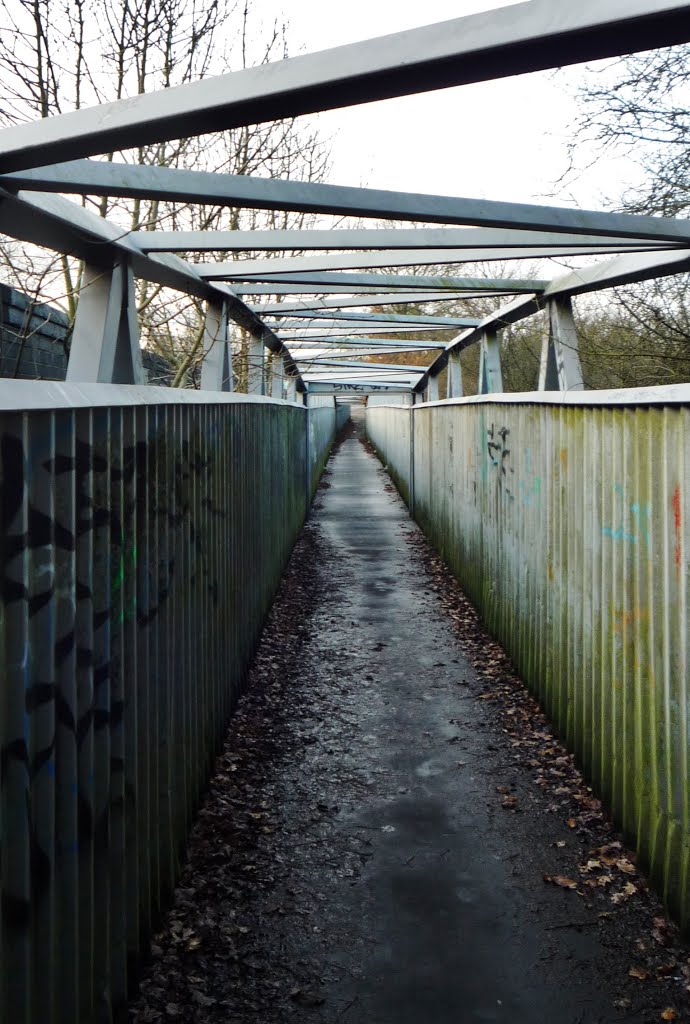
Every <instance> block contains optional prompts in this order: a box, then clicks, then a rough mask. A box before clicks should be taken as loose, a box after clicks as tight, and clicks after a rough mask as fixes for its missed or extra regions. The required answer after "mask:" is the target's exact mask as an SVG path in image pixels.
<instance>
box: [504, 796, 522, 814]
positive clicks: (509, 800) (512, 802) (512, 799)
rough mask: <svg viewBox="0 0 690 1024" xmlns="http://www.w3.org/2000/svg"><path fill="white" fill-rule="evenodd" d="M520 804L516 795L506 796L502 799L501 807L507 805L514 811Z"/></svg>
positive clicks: (509, 809) (508, 808) (506, 806)
mask: <svg viewBox="0 0 690 1024" xmlns="http://www.w3.org/2000/svg"><path fill="white" fill-rule="evenodd" d="M517 806H518V798H517V797H516V796H506V797H504V798H503V800H502V801H501V807H505V809H506V810H507V811H514V810H516V809H517Z"/></svg>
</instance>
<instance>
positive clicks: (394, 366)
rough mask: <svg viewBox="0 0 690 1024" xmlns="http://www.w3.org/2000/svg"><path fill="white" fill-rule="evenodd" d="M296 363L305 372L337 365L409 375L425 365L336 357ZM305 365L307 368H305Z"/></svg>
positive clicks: (368, 371)
mask: <svg viewBox="0 0 690 1024" xmlns="http://www.w3.org/2000/svg"><path fill="white" fill-rule="evenodd" d="M297 363H298V365H299V366H300V367H303V368H304V372H305V373H310V372H312V371H313V370H314V369H318V367H320V366H337V367H338V368H340V367H343V368H344V369H346V370H363V371H364V372H366V373H371V372H372V370H373V371H379V370H404V371H405V373H406V374H409V375H410V376H412V375H414V374H422V373H424V370H425V367H423V366H406V365H405V364H402V363H367V362H356V361H354V360H352V361H348V360H337V359H322V358H315V359H298V360H297ZM307 367H308V368H309V369H307Z"/></svg>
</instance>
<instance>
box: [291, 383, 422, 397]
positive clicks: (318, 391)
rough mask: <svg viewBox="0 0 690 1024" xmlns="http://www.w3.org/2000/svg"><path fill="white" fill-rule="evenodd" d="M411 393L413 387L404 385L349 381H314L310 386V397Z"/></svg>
mask: <svg viewBox="0 0 690 1024" xmlns="http://www.w3.org/2000/svg"><path fill="white" fill-rule="evenodd" d="M410 391H411V386H410V385H408V386H407V387H405V386H404V385H402V384H374V383H373V382H370V383H368V384H367V383H364V384H363V383H361V382H360V383H357V384H352V383H348V382H347V381H345V382H343V381H340V382H338V383H336V384H331V383H328V382H325V383H324V382H318V381H314V382H312V383H311V384H310V385H309V394H310V395H347V394H356V395H367V394H376V393H377V392H388V393H389V394H392V395H408V394H409V393H410Z"/></svg>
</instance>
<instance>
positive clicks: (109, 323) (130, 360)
mask: <svg viewBox="0 0 690 1024" xmlns="http://www.w3.org/2000/svg"><path fill="white" fill-rule="evenodd" d="M66 379H67V380H68V381H70V382H80V383H81V382H86V381H90V382H94V383H101V384H145V383H146V374H145V372H144V367H143V365H142V362H141V349H140V347H139V325H138V319H137V307H136V295H135V290H134V275H133V274H132V269H131V267H130V266H129V265H128V264H127V263H126V262H124V261H123V262H122V263H116V264H114V265H113V266H112V267H110V268H106V269H103V268H102V267H94V266H92V265H90V264H86V266H85V267H84V273H83V275H82V284H81V290H80V292H79V302H78V304H77V315H76V318H75V321H74V331H73V333H72V345H71V348H70V355H69V362H68V364H67V374H66Z"/></svg>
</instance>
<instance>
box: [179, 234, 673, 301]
mask: <svg viewBox="0 0 690 1024" xmlns="http://www.w3.org/2000/svg"><path fill="white" fill-rule="evenodd" d="M650 248H654V247H653V246H652V244H651V243H650V244H649V245H645V246H643V247H641V249H639V250H638V249H637V248H634V249H632V250H628V251H633V252H634V251H642V252H648V251H649V250H650ZM663 251H668V250H663ZM673 251H674V252H675V251H677V250H673ZM616 252H618V249H617V248H616V247H615V246H613V247H612V248H611V249H602V248H596V247H595V248H592V247H591V246H586V245H585V246H579V245H571V246H558V245H555V246H547V245H544V246H537V247H536V248H531V249H513V248H506V249H407V250H405V251H403V252H399V251H397V250H393V249H384V250H382V251H381V252H372V251H371V250H367V251H366V252H361V253H337V254H336V253H325V254H319V255H316V256H285V257H283V258H282V259H263V260H234V261H231V262H227V263H226V262H219V263H194V264H190V266H194V269H195V270H196V271H197V272H198V273H199V275H200V276H201V277H203V278H204V280H206V281H234V282H238V281H249V280H255V281H271V280H276V281H283V280H285V278H284V276H283V275H287V274H292V273H295V272H299V271H307V272H309V271H320V270H322V271H325V270H356V269H365V268H374V267H422V266H450V265H451V264H454V263H455V264H461V263H488V262H490V261H491V260H499V261H501V262H505V261H506V260H538V259H550V258H552V257H554V258H559V259H562V258H563V257H567V256H593V255H608V254H610V253H616ZM236 288H237V290H238V291H240V292H241V291H242V286H241V285H236Z"/></svg>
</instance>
